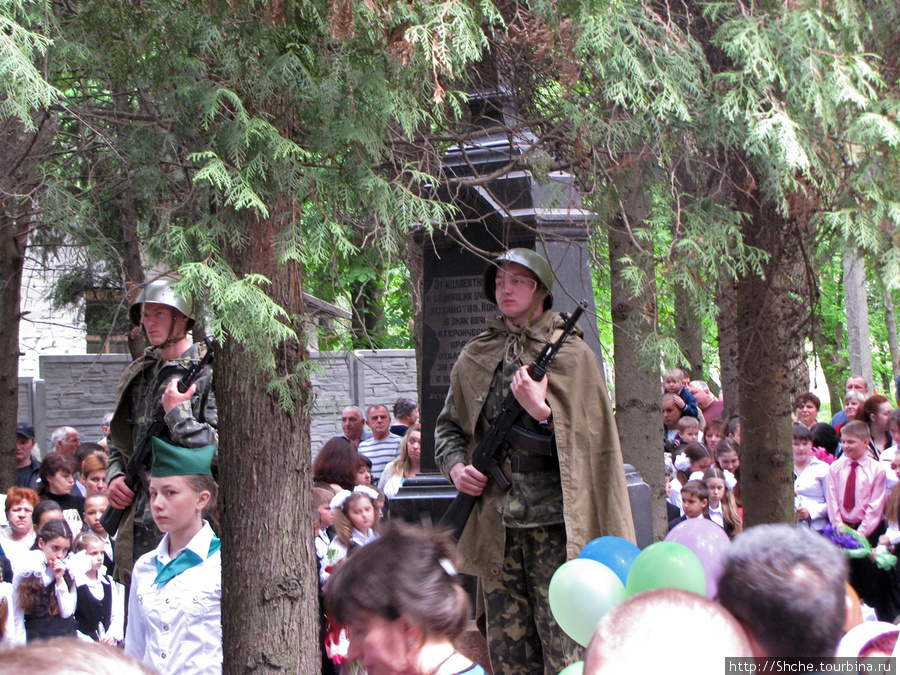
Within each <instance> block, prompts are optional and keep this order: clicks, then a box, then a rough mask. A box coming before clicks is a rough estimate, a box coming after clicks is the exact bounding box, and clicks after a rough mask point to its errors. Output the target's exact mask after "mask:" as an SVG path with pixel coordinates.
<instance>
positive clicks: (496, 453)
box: [441, 301, 587, 541]
mask: <svg viewBox="0 0 900 675" xmlns="http://www.w3.org/2000/svg"><path fill="white" fill-rule="evenodd" d="M586 306H587V301H582V302H581V305H579V306H578V307H576V308H575V311H574V312H572V315H571V316H569V317H568V318H567V319H566V324H565V326H564V327H563V329H562V330H563V332H562V335H560V337H559V339H558V340H556V342H550V341H549V340H548V341H547V344H546V345H544V348H543V349H542V350H541V353H540V354H539V355H538V357H537V358H536V359H535V360H534V361H533V362H532V363H531V364H530V365H529V366H528V375H529V376H530V377H531V379H533V380H534V381H535V382H538V381H540V380H541V378H543V377H544V375H546V373H547V368H548V367H549V365H550V363H551V362H552V361H553V358H554V357H555V356H556V353H557V352H558V351H559V350H560V348H561V347H562V345H563V343H564V342H565V341H566V338H568V337H569V336H570V335H571V334H572V333H573V332H574V331H575V325H576V324H577V323H578V319H579V318H580V317H581V315H582V313H583V312H584V308H585V307H586ZM521 412H522V404H520V403H519V402H518V401H517V400H516V397H515V395H514V394H513V393H512V391H510V392H509V393H508V394H507V395H506V398H505V399H504V400H503V405H502V407H501V408H500V414H499V415H498V416H497V419H495V420H494V423H493V424H492V425H491V428H490V429H489V430H488V432H487V433H486V434H485V436H484V438H482V439H481V442H480V443H479V444H478V447H477V448H476V449H475V452H474V454H473V455H472V466H473V467H475V468H476V469H478V471H480V472H481V473H483V474H485V475H488V474H491V475H493V476H494V480H495V481H497V484H498V485H499V486H500V487H501V489H503V490H508V489H509V488H510V483H509V481H508V480H507V479H506V476H504V475H503V471H501V469H500V467H499V460H500V458H501V457H500V454H501V452H502V450H503V443H504V441H505V439H506V435H507V434H508V433H509V431H510V429H512V427H513V425H514V424H515V423H516V419H517V418H518V417H519V414H520V413H521ZM501 478H502V480H501ZM476 499H477V497H473V496H472V495H470V494H466V493H465V492H458V493H457V495H456V497H454V498H453V501H452V502H451V503H450V506H448V507H447V510H446V511H445V512H444V515H443V516H442V517H441V525H444V526H447V527H450V529H451V530H452V532H453V537H454V538H455V539H456V540H457V541H459V538H460V536H461V535H462V531H463V529H464V528H465V526H466V522H468V520H469V515H470V514H471V513H472V509H473V508H474V507H475V500H476Z"/></svg>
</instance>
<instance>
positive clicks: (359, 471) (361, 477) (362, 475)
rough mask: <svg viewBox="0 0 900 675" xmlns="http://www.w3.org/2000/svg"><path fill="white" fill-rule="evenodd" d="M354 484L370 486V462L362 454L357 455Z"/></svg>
mask: <svg viewBox="0 0 900 675" xmlns="http://www.w3.org/2000/svg"><path fill="white" fill-rule="evenodd" d="M356 484H357V485H371V484H372V460H371V459H369V458H368V457H366V456H365V455H363V454H359V455H358V459H357V460H356Z"/></svg>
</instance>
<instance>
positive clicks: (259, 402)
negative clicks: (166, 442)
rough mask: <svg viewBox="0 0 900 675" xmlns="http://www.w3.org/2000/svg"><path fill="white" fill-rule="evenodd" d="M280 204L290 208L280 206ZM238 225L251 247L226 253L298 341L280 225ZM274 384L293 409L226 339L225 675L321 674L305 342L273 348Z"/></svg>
mask: <svg viewBox="0 0 900 675" xmlns="http://www.w3.org/2000/svg"><path fill="white" fill-rule="evenodd" d="M281 206H284V205H283V204H282V205H281ZM272 212H273V213H272V216H271V218H270V219H269V220H265V221H255V222H247V220H245V221H244V222H243V223H241V226H242V229H245V231H246V232H247V239H248V245H247V247H246V248H244V249H241V250H228V249H226V250H225V256H226V258H227V259H228V261H229V262H230V264H231V265H232V268H233V269H234V270H235V272H236V273H237V274H238V276H239V277H240V276H242V275H245V274H249V273H257V274H263V275H265V276H266V277H267V278H268V279H269V280H270V282H271V283H270V284H269V285H267V286H264V287H263V288H265V289H266V293H267V294H268V295H269V296H270V297H271V298H272V299H273V300H274V301H275V302H276V303H277V304H278V305H280V306H281V307H283V308H284V309H286V310H287V311H288V313H289V314H290V317H291V319H290V320H291V327H292V328H294V329H295V331H296V332H297V335H298V336H301V339H302V331H301V329H300V319H301V317H302V315H303V313H304V307H303V296H302V293H301V282H302V274H301V273H302V270H301V268H300V265H299V264H297V263H296V262H287V263H285V264H284V265H280V266H279V265H277V264H276V259H277V255H276V246H277V234H278V233H277V223H278V222H279V219H280V218H282V217H283V212H282V211H280V210H279V209H278V208H277V207H276V206H273V208H272ZM272 350H273V354H274V356H275V361H276V368H277V373H276V377H279V378H285V379H284V382H285V383H286V386H288V387H290V395H289V400H290V404H291V405H293V408H294V409H293V410H286V409H285V407H284V405H283V404H282V401H281V400H280V398H279V395H278V393H277V392H274V391H271V390H269V389H267V385H268V384H269V383H270V381H271V379H272V376H271V374H268V373H263V372H260V371H259V369H258V368H257V367H256V366H255V364H256V362H257V357H255V356H254V355H253V354H251V353H249V352H248V351H247V350H246V349H245V348H244V347H243V346H242V345H240V344H238V343H237V342H235V341H233V340H226V341H225V343H224V344H223V345H222V349H221V358H220V359H219V360H218V362H217V364H216V370H215V385H216V397H217V401H218V405H219V441H220V450H219V461H220V474H219V481H220V484H221V486H222V496H221V499H220V504H221V506H222V528H221V531H222V553H223V560H222V563H223V569H222V587H223V595H222V631H223V647H224V656H225V663H224V673H226V675H229V674H234V675H236V674H238V673H240V674H243V673H290V674H291V675H294V674H296V673H314V672H318V671H319V669H320V667H321V663H320V656H319V654H320V652H319V644H318V642H319V640H318V636H319V623H318V574H317V571H316V557H315V552H314V550H313V533H314V527H315V522H314V520H313V509H312V507H311V498H310V487H311V485H312V476H311V473H312V471H311V465H312V457H311V453H310V441H309V413H308V410H309V405H310V384H309V380H308V377H307V375H306V371H305V370H303V364H304V361H306V360H307V357H308V354H307V352H306V348H305V346H304V345H303V344H302V343H297V342H289V343H283V344H276V345H273V346H272Z"/></svg>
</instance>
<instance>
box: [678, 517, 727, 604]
mask: <svg viewBox="0 0 900 675" xmlns="http://www.w3.org/2000/svg"><path fill="white" fill-rule="evenodd" d="M666 541H674V542H676V543H678V544H684V545H685V546H687V547H688V548H689V549H691V550H692V551H693V552H694V554H695V555H696V556H697V557H698V558H699V559H700V564H701V565H703V572H704V573H705V575H706V597H707V598H709V599H710V600H713V599H715V597H716V594H717V593H718V592H719V578H720V577H721V576H722V571H723V569H724V567H725V554H726V553H727V552H728V547H729V546H731V540H730V539H729V538H728V535H727V534H725V530H723V529H722V528H721V527H719V526H718V525H716V524H715V523H714V522H713V521H711V520H707V519H706V518H688V519H687V520H684V521H682V522H680V523H679V524H678V525H676V526H675V527H673V528H672V531H671V532H669V534H668V536H666Z"/></svg>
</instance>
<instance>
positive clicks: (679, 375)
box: [663, 368, 684, 394]
mask: <svg viewBox="0 0 900 675" xmlns="http://www.w3.org/2000/svg"><path fill="white" fill-rule="evenodd" d="M683 380H684V371H683V370H681V368H670V369H669V370H667V371H666V372H665V373H664V374H663V384H664V385H665V388H666V391H667V392H669V393H670V394H677V393H678V392H679V391H681V388H682V387H683V386H684V385H683V384H682V382H683Z"/></svg>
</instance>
